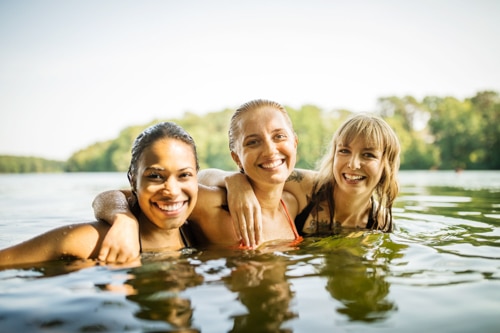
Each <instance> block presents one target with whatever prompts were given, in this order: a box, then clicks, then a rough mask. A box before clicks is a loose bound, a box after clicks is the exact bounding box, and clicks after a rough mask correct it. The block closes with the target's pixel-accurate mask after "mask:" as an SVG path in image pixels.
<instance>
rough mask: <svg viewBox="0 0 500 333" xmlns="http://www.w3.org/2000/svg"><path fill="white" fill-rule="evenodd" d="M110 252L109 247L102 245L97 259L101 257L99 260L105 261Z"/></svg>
mask: <svg viewBox="0 0 500 333" xmlns="http://www.w3.org/2000/svg"><path fill="white" fill-rule="evenodd" d="M108 253H109V247H107V246H102V247H101V250H100V251H99V255H98V256H97V259H99V261H104V262H105V261H106V258H107V257H108Z"/></svg>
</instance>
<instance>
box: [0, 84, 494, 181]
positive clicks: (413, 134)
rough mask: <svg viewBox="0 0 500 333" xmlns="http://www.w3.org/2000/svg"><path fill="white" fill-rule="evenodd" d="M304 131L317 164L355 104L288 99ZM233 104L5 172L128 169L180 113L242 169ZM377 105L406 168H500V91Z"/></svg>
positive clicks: (207, 147)
mask: <svg viewBox="0 0 500 333" xmlns="http://www.w3.org/2000/svg"><path fill="white" fill-rule="evenodd" d="M286 108H287V110H288V112H289V114H290V118H291V119H292V122H293V124H294V129H295V132H296V133H297V135H298V137H299V145H298V153H297V164H296V166H297V167H299V168H309V169H310V168H314V167H315V166H316V164H317V162H318V160H319V159H320V158H321V156H322V155H323V154H324V153H325V151H326V150H327V149H328V145H329V144H330V141H331V138H332V135H333V133H334V132H335V130H336V129H337V127H338V126H339V125H340V124H341V123H342V122H343V121H344V120H345V119H346V118H347V117H348V116H349V115H350V114H351V112H350V111H348V110H333V111H325V110H321V109H320V108H318V107H317V106H314V105H304V106H302V107H301V108H300V109H293V108H291V107H286ZM232 113H233V110H232V109H225V110H222V111H219V112H211V113H207V114H205V115H197V114H193V113H185V114H184V115H183V116H182V117H181V118H178V119H164V120H154V121H152V122H150V123H149V124H144V125H138V126H131V127H127V128H125V129H124V130H122V131H121V132H120V134H119V136H118V137H117V138H116V139H114V140H110V141H106V142H97V143H95V144H93V145H91V146H89V147H87V148H85V149H82V150H80V151H78V152H76V153H75V154H73V156H71V158H70V159H69V160H68V161H67V162H66V163H65V164H64V163H63V162H57V161H48V160H44V159H40V158H38V159H37V158H34V157H23V158H21V157H12V156H2V157H0V172H53V171H61V170H64V171H126V170H127V169H128V165H129V161H130V149H131V146H132V143H133V141H134V139H135V138H136V137H137V135H138V134H139V133H140V132H141V131H142V130H144V129H145V128H146V127H148V126H150V125H152V124H154V123H157V122H159V121H167V120H168V121H174V122H176V123H178V124H179V125H181V126H182V127H184V128H185V129H186V130H187V131H188V132H189V133H190V134H191V135H192V136H193V138H194V139H195V141H196V144H197V149H198V157H199V161H200V167H201V168H208V167H212V168H220V169H225V170H236V165H235V163H234V162H233V160H232V159H231V156H230V153H229V147H228V137H227V131H228V127H229V120H230V118H231V115H232ZM377 113H378V114H379V115H380V116H382V117H383V118H384V119H385V120H386V121H387V122H388V123H389V124H390V125H391V127H392V128H393V129H394V131H395V132H396V134H397V135H398V137H399V139H400V142H401V148H402V151H401V169H429V168H440V169H453V168H466V169H500V154H497V153H496V151H497V149H498V147H499V146H500V142H499V140H500V119H499V115H500V96H499V95H498V93H496V92H492V91H484V92H479V93H477V94H476V96H474V97H472V98H469V99H465V100H464V101H460V100H458V99H456V98H453V97H444V98H442V97H436V96H428V97H425V98H424V99H423V100H422V101H418V100H416V99H415V98H414V97H411V96H405V97H402V98H400V97H395V96H390V97H382V98H380V99H379V101H378V107H377Z"/></svg>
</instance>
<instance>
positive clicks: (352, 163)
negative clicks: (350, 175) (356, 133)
mask: <svg viewBox="0 0 500 333" xmlns="http://www.w3.org/2000/svg"><path fill="white" fill-rule="evenodd" d="M348 167H349V169H351V170H356V169H359V168H360V160H359V157H358V156H357V155H356V154H353V155H352V156H351V159H350V160H349V164H348Z"/></svg>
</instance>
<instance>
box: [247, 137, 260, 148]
mask: <svg viewBox="0 0 500 333" xmlns="http://www.w3.org/2000/svg"><path fill="white" fill-rule="evenodd" d="M258 143H259V140H257V139H248V140H246V141H245V142H244V144H243V145H244V146H245V147H252V146H256V145H257V144H258Z"/></svg>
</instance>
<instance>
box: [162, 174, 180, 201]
mask: <svg viewBox="0 0 500 333" xmlns="http://www.w3.org/2000/svg"><path fill="white" fill-rule="evenodd" d="M162 191H163V194H164V195H166V196H170V197H174V196H176V195H177V194H179V192H180V186H179V183H178V182H177V180H176V179H174V178H173V177H169V178H168V179H167V180H165V182H164V183H163V190H162Z"/></svg>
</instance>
